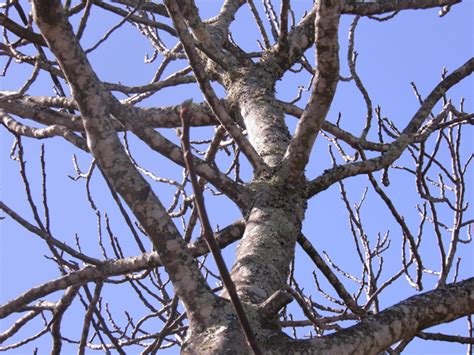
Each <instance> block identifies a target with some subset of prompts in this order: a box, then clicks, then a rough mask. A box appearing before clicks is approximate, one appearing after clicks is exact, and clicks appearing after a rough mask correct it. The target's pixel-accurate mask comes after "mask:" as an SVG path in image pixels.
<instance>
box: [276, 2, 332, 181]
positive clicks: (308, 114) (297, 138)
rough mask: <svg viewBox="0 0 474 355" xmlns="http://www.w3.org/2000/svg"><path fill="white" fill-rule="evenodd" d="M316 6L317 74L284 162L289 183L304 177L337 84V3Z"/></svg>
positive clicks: (321, 3)
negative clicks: (302, 175)
mask: <svg viewBox="0 0 474 355" xmlns="http://www.w3.org/2000/svg"><path fill="white" fill-rule="evenodd" d="M316 6H317V8H316V18H315V42H316V63H317V64H316V74H315V77H314V86H313V92H312V93H311V97H310V99H309V101H308V104H307V105H306V108H305V110H304V112H303V114H302V115H301V118H300V121H299V122H298V125H297V127H296V131H295V135H294V137H293V139H292V140H291V142H290V145H289V146H288V150H287V151H286V154H285V158H284V159H283V166H282V175H283V177H284V178H286V179H287V180H288V181H293V180H294V179H295V178H297V177H299V176H300V175H301V174H302V173H303V170H304V168H305V166H306V164H307V163H308V160H309V155H310V153H311V149H312V147H313V144H314V141H315V140H316V136H317V134H318V133H319V130H320V129H321V126H322V123H323V121H324V120H325V119H326V115H327V113H328V111H329V107H330V106H331V102H332V99H333V97H334V94H335V93H336V86H337V82H338V81H339V43H338V29H339V17H340V8H339V1H330V2H325V1H320V2H318V3H317V5H316Z"/></svg>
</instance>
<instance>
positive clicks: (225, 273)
mask: <svg viewBox="0 0 474 355" xmlns="http://www.w3.org/2000/svg"><path fill="white" fill-rule="evenodd" d="M190 103H191V102H190V101H188V102H185V103H183V105H182V108H181V122H182V125H183V132H182V135H181V142H182V145H183V152H184V159H185V161H186V168H187V170H188V172H189V177H190V179H191V184H192V186H193V190H194V200H195V202H196V208H197V213H198V215H199V220H200V221H201V226H202V232H203V233H202V234H203V236H204V240H205V241H206V243H207V245H208V247H209V250H210V251H211V253H212V256H213V257H214V260H215V262H216V265H217V269H218V270H219V274H220V275H221V278H222V282H223V283H224V286H225V288H226V290H227V292H228V294H229V297H230V300H231V302H232V305H233V306H234V309H235V313H237V318H238V319H239V323H240V325H241V327H242V331H243V333H244V334H245V338H246V339H247V342H248V343H249V345H250V347H251V348H252V350H253V352H254V353H255V354H262V351H261V350H260V347H259V346H258V343H257V340H256V339H255V335H254V333H253V331H252V327H251V326H250V322H249V320H248V318H247V315H246V314H245V310H244V307H243V306H242V302H241V301H240V298H239V296H238V294H237V289H236V288H235V284H234V282H233V281H232V279H231V277H230V274H229V270H228V269H227V267H226V265H225V261H224V258H223V257H222V254H221V249H220V248H219V245H218V244H217V241H216V240H215V239H214V234H213V233H212V227H211V223H210V221H209V217H208V215H207V211H206V207H205V205H204V196H203V193H202V189H201V186H199V182H198V180H197V177H196V173H195V171H194V166H193V161H192V159H191V157H192V153H191V145H190V143H189V125H188V124H187V122H186V121H187V119H188V117H187V111H188V110H189V107H188V106H189V104H190Z"/></svg>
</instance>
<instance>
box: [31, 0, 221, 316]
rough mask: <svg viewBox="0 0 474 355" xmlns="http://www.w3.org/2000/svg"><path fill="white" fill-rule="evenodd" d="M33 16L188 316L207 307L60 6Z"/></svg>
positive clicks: (187, 257) (41, 8)
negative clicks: (120, 135) (111, 119)
mask: <svg viewBox="0 0 474 355" xmlns="http://www.w3.org/2000/svg"><path fill="white" fill-rule="evenodd" d="M33 14H34V18H35V21H36V23H37V25H38V27H39V29H40V30H41V33H42V34H43V36H44V37H45V39H46V42H47V43H48V46H49V48H50V49H51V51H52V52H53V53H54V55H55V56H56V58H57V59H58V62H59V63H60V65H61V67H62V69H63V72H64V73H65V74H66V77H67V79H68V83H69V85H70V86H71V90H72V93H73V96H74V99H75V100H76V102H77V104H78V106H79V109H80V111H81V114H82V119H83V124H84V128H85V131H86V136H87V143H88V146H89V149H90V151H91V152H92V154H93V155H94V158H95V159H96V162H97V164H98V165H99V166H100V168H101V170H102V172H103V173H104V174H105V175H106V176H107V178H108V180H109V181H110V182H111V184H112V185H113V187H114V189H115V190H116V191H117V192H118V193H119V194H120V195H121V196H122V198H123V199H124V200H125V202H126V203H127V204H128V206H129V207H130V209H131V210H132V211H133V213H134V214H135V216H136V217H137V219H138V221H139V222H140V224H141V225H142V226H143V227H144V229H145V230H146V232H147V234H148V236H149V237H150V239H151V240H152V243H153V246H154V248H155V250H156V251H157V252H158V253H159V254H160V259H161V261H162V262H163V264H164V266H165V268H166V270H167V272H168V273H169V275H170V278H171V280H172V282H173V286H174V288H175V292H176V294H177V295H178V296H179V297H180V299H181V301H182V302H183V303H184V305H185V307H186V308H187V309H188V311H190V314H191V313H193V312H192V310H198V309H199V308H200V307H201V303H203V302H204V303H209V300H210V299H213V297H214V295H213V293H212V291H211V290H210V288H209V286H208V285H207V283H206V281H205V279H204V278H203V276H202V274H201V272H200V270H199V268H198V266H197V263H196V261H195V260H194V258H193V257H192V255H191V254H190V253H189V251H188V250H187V249H186V245H185V242H184V240H183V239H182V238H181V235H180V233H179V231H178V230H177V228H176V226H175V225H174V223H173V221H172V220H171V219H170V218H169V216H168V214H167V213H166V209H165V208H164V206H163V205H162V203H161V202H160V201H159V199H158V198H157V196H156V195H155V194H154V193H153V191H152V189H151V187H150V185H149V184H148V182H147V181H146V180H145V179H144V178H143V177H142V176H141V175H140V173H139V172H138V171H137V170H136V169H135V167H134V166H133V164H132V163H131V161H130V159H129V158H128V156H127V155H126V152H125V150H124V147H123V146H122V144H121V143H120V141H119V139H118V137H117V133H116V132H115V130H114V129H113V127H112V125H111V124H110V120H109V116H110V103H111V102H113V98H112V97H111V95H110V93H109V92H107V91H106V90H105V89H104V87H103V85H102V83H101V82H100V81H99V79H98V78H97V76H96V74H95V73H94V71H93V69H92V68H91V66H90V64H89V62H88V60H87V58H86V56H85V54H84V51H83V50H82V48H81V47H80V45H79V43H78V41H77V39H76V38H75V36H74V34H73V32H72V27H71V25H70V24H69V22H68V20H67V17H66V15H65V12H64V10H63V8H62V6H61V3H60V1H58V0H54V1H45V0H35V1H33ZM190 280H192V281H191V282H190ZM195 314H196V315H198V314H199V312H195Z"/></svg>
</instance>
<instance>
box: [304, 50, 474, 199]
mask: <svg viewBox="0 0 474 355" xmlns="http://www.w3.org/2000/svg"><path fill="white" fill-rule="evenodd" d="M473 71H474V58H471V59H469V60H468V61H467V62H466V63H464V64H463V65H462V66H460V67H459V68H458V69H456V70H455V71H454V72H452V73H451V74H450V75H448V76H446V78H445V79H443V80H442V81H441V82H440V83H439V84H438V85H437V86H436V87H435V88H434V89H433V91H431V93H430V94H429V95H428V97H427V98H426V99H425V100H424V101H423V103H422V105H421V107H420V108H419V109H418V111H417V112H416V113H415V115H414V116H413V117H412V118H411V120H410V122H409V123H408V125H407V126H406V127H405V129H404V130H403V132H402V133H401V134H400V136H399V137H398V138H397V139H396V140H395V141H394V142H392V143H390V145H389V148H388V149H387V151H386V152H384V153H383V154H382V155H380V156H378V157H376V158H372V159H368V160H365V161H361V162H356V163H351V164H346V165H338V166H336V167H334V168H331V169H328V170H325V171H324V173H323V174H322V175H320V176H319V177H317V178H316V179H314V180H312V181H311V182H310V184H309V190H308V193H309V196H314V195H315V194H317V193H318V192H321V191H323V190H326V189H327V188H328V187H329V186H331V185H332V184H334V183H335V182H337V181H340V180H343V179H345V178H348V177H350V176H355V175H360V174H367V173H371V172H374V171H377V170H381V169H383V168H386V167H388V166H389V165H390V164H392V163H393V162H394V161H395V160H397V159H398V158H399V157H400V155H402V153H403V152H404V150H405V149H406V147H407V146H408V145H409V144H410V143H412V142H413V140H414V139H415V138H416V137H417V133H418V130H419V128H420V126H421V124H422V123H423V121H424V120H425V118H426V117H428V115H429V114H430V112H431V110H432V109H433V107H434V106H435V104H436V103H437V102H438V101H439V100H440V99H441V98H442V97H443V95H444V94H445V93H446V91H448V90H449V89H450V88H451V87H453V86H454V85H456V84H457V83H459V82H460V81H461V80H463V79H464V78H466V77H467V76H469V75H471V74H472V72H473Z"/></svg>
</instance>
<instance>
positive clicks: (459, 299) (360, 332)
mask: <svg viewBox="0 0 474 355" xmlns="http://www.w3.org/2000/svg"><path fill="white" fill-rule="evenodd" d="M473 312H474V278H470V279H467V280H465V281H461V282H458V283H454V284H450V285H447V286H446V287H445V288H439V289H436V290H434V291H430V292H426V293H423V294H419V295H416V296H413V297H411V298H408V299H407V300H405V301H403V302H400V303H398V304H396V305H394V306H392V307H389V308H387V309H386V310H384V311H382V312H380V313H378V314H376V315H374V316H371V317H369V318H367V319H365V320H363V321H361V322H360V323H359V324H357V325H355V326H352V327H350V328H347V329H344V330H342V331H339V332H337V333H334V334H331V335H328V336H326V337H324V338H319V339H318V338H317V339H314V340H310V341H307V342H306V346H307V347H306V349H307V350H309V349H311V351H312V352H313V353H320V354H321V353H327V354H378V353H380V352H381V351H384V350H386V349H387V348H388V347H389V346H390V345H392V344H394V343H396V342H397V341H400V340H402V339H408V338H411V337H413V336H416V335H417V334H418V332H419V331H421V330H423V329H426V328H429V327H432V326H434V325H437V324H440V323H447V322H450V321H453V320H455V319H458V318H461V317H464V316H466V315H469V314H472V313H473Z"/></svg>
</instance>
